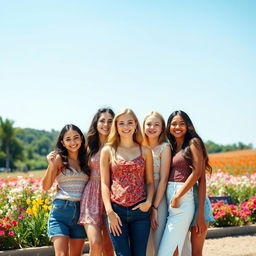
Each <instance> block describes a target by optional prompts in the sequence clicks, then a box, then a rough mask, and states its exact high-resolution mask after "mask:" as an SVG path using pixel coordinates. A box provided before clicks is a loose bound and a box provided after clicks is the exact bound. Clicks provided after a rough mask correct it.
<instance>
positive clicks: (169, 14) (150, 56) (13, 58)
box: [0, 0, 256, 147]
mask: <svg viewBox="0 0 256 256" xmlns="http://www.w3.org/2000/svg"><path fill="white" fill-rule="evenodd" d="M0 3H1V8H0V33H1V40H0V49H1V51H0V95H1V97H0V115H1V116H2V117H3V118H9V119H12V120H14V121H15V125H16V126H19V127H23V128H25V127H31V128H37V129H46V130H50V129H52V128H53V129H57V130H60V129H61V128H62V126H63V125H64V124H66V123H75V124H77V125H78V126H80V128H81V129H82V130H84V131H86V130H87V128H88V126H89V123H90V121H91V118H92V116H93V114H94V113H95V112H96V110H97V109H98V108H99V107H102V106H111V107H112V108H113V109H114V110H115V111H116V112H117V111H118V110H120V109H122V108H126V107H129V108H132V109H133V110H134V111H135V112H136V113H137V115H138V117H139V118H140V120H142V119H143V117H144V115H145V114H147V113H148V112H149V111H151V110H155V111H159V112H160V113H162V114H163V116H164V117H165V118H166V119H167V118H168V116H169V114H170V113H171V112H172V111H174V110H176V109H182V110H184V111H186V112H187V113H188V114H189V115H190V117H191V119H192V120H193V121H194V124H195V126H196V129H197V131H198V133H199V134H200V135H201V137H202V138H203V139H204V140H213V141H215V142H217V143H222V144H227V143H235V142H238V141H242V142H244V143H250V142H251V143H253V144H254V147H255V146H256V135H255V133H256V118H255V116H256V115H255V112H256V78H255V77H256V15H255V13H256V1H254V0H251V1H247V0H244V1H242V0H240V1H235V0H225V1H223V0H217V1H162V0H159V1H132V0H131V1H120V0H116V1H111V0H110V1H97V0H96V1H82V0H79V1H70V0H59V1H54V0H44V1H34V0H31V1H26V0H23V1H20V0H16V1H15V0H13V1H0Z"/></svg>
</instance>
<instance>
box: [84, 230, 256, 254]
mask: <svg viewBox="0 0 256 256" xmlns="http://www.w3.org/2000/svg"><path fill="white" fill-rule="evenodd" d="M88 255H89V254H83V256H88ZM203 255H204V256H216V255H221V256H222V255H224V256H256V234H255V235H252V236H236V237H223V238H215V239H207V240H206V241H205V246H204V253H203Z"/></svg>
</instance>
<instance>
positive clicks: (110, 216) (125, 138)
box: [100, 109, 154, 256]
mask: <svg viewBox="0 0 256 256" xmlns="http://www.w3.org/2000/svg"><path fill="white" fill-rule="evenodd" d="M141 143H142V133H141V129H140V125H139V122H138V119H137V117H136V115H135V114H134V112H133V111H132V110H131V109H125V110H123V111H121V112H120V113H119V114H117V115H116V116H115V118H114V120H113V123H112V127H111V130H110V134H109V137H108V140H107V143H106V146H104V148H103V149H102V151H101V157H100V171H101V188H102V197H103V202H104V205H105V209H106V213H107V224H108V227H109V232H110V238H111V240H112V243H113V245H114V248H115V252H116V255H125V256H131V255H133V256H145V255H146V247H147V241H148V235H149V231H150V212H149V210H150V208H151V204H152V199H153V194H154V183H153V170H152V167H153V161H152V153H151V151H150V149H149V148H147V147H144V146H142V145H141ZM145 185H146V193H145V190H144V186H145Z"/></svg>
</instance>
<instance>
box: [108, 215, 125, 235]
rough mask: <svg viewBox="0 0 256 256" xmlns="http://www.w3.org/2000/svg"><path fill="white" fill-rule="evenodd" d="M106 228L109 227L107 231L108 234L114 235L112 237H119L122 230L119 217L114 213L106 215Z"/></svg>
mask: <svg viewBox="0 0 256 256" xmlns="http://www.w3.org/2000/svg"><path fill="white" fill-rule="evenodd" d="M108 226H109V230H110V232H111V233H112V234H113V235H114V236H116V235H117V236H119V235H121V234H122V230H121V226H122V222H121V219H120V217H119V216H118V215H117V214H116V213H115V212H114V211H111V212H110V213H109V214H108Z"/></svg>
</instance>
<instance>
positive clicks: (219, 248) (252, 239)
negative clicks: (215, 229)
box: [203, 234, 256, 256]
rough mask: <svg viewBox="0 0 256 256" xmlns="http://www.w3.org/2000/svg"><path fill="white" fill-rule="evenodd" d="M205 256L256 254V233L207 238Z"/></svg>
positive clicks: (249, 255) (252, 255)
mask: <svg viewBox="0 0 256 256" xmlns="http://www.w3.org/2000/svg"><path fill="white" fill-rule="evenodd" d="M203 255H204V256H216V255H225V256H256V234H254V235H251V236H236V237H232V236H231V237H223V238H215V239H207V240H206V241H205V246H204V253H203Z"/></svg>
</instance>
